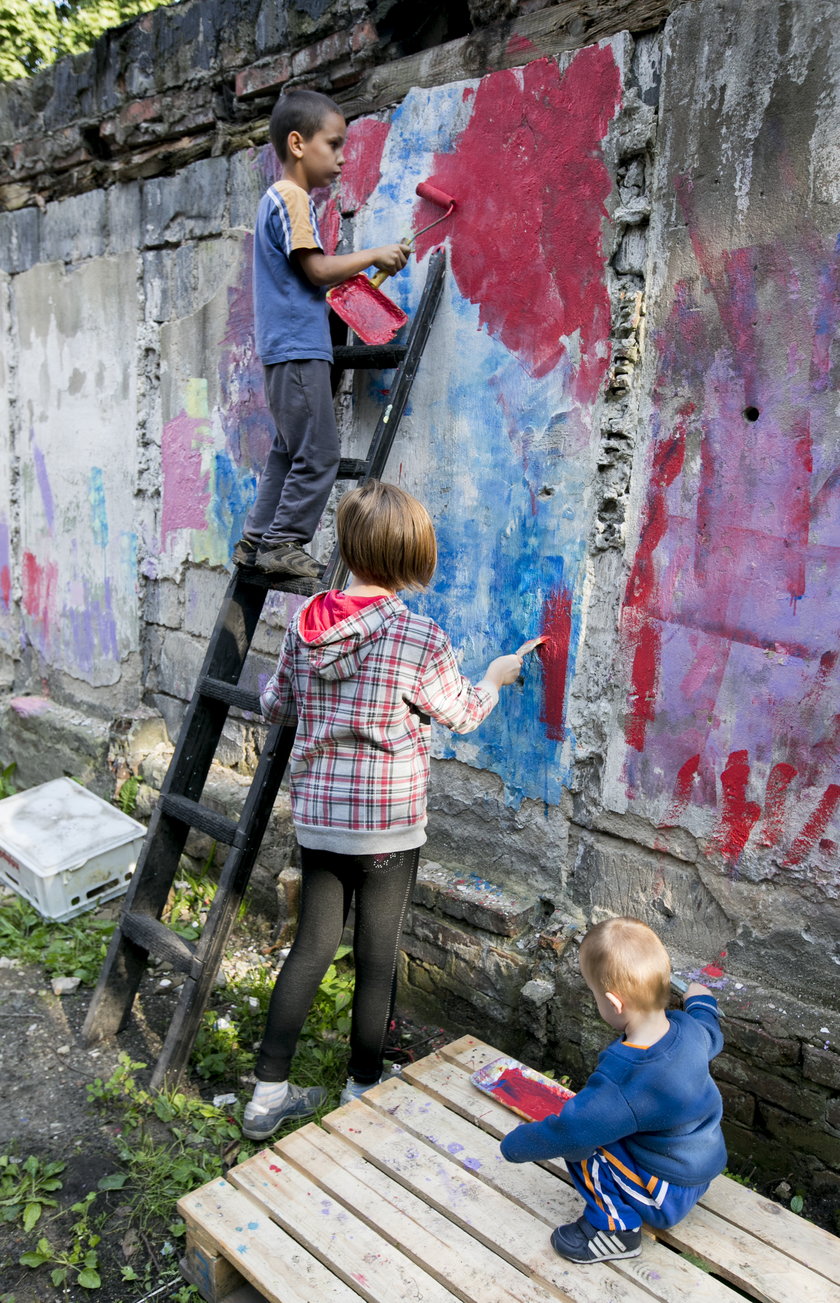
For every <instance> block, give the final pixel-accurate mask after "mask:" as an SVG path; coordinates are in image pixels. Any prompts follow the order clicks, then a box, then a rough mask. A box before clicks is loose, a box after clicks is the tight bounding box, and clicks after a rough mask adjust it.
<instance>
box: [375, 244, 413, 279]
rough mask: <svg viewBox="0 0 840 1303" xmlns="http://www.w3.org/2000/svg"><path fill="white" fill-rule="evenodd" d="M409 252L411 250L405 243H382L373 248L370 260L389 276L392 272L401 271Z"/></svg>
mask: <svg viewBox="0 0 840 1303" xmlns="http://www.w3.org/2000/svg"><path fill="white" fill-rule="evenodd" d="M410 253H411V250H410V249H409V248H408V247H407V245H405V244H383V245H382V246H381V247H380V248H378V249H374V250H373V257H372V258H371V262H372V263H373V265H374V267H377V268H378V269H379V270H380V271H386V272H387V273H388V275H389V276H393V275H394V272H397V271H402V269H403V267H404V266H405V264H406V263H407V262H408V257H409V254H410Z"/></svg>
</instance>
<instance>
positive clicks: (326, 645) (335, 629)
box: [297, 593, 406, 680]
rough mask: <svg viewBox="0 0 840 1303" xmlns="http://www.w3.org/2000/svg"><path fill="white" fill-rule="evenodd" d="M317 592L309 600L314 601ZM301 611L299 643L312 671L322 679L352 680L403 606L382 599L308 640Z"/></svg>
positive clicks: (301, 611) (393, 601)
mask: <svg viewBox="0 0 840 1303" xmlns="http://www.w3.org/2000/svg"><path fill="white" fill-rule="evenodd" d="M320 597H321V594H320V593H319V594H318V595H317V596H316V597H313V598H312V602H317V601H318V600H319V599H320ZM311 604H312V603H311V602H307V603H306V605H305V606H304V607H302V608H301V610H300V612H299V614H298V620H297V635H298V644H299V646H300V648H301V649H302V650H303V652H304V654H305V655H306V656H307V657H308V659H309V665H310V667H311V669H312V670H313V671H314V672H315V673H316V674H318V675H319V676H320V677H321V678H322V679H329V680H339V679H352V677H353V675H354V674H357V673H358V672H359V669H360V668H361V666H362V665H363V664H364V662H365V660H366V659H367V657H368V656H369V655H370V653H371V651H372V649H373V647H374V646H375V645H376V643H377V642H379V640H380V638H384V637H385V636H386V635H387V634H388V632H389V630H390V628H391V626H392V625H393V623H394V621H395V620H396V619H398V618H399V616H400V615H402V613H403V611H405V609H406V606H405V603H404V602H403V601H401V600H400V598H399V597H383V598H381V599H380V600H379V601H376V602H372V603H371V604H370V605H369V606H365V607H362V608H361V610H359V611H357V612H356V613H355V614H353V615H349V616H347V617H346V618H345V619H343V620H339V621H338V622H337V623H336V624H334V625H332V626H331V627H330V628H329V629H327V630H325V632H323V633H319V634H318V635H317V636H315V637H314V638H307V636H306V633H305V632H304V630H305V627H306V612H307V610H308V608H309V606H310V605H311Z"/></svg>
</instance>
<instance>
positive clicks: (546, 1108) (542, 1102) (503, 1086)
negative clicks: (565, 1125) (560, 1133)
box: [487, 1068, 572, 1122]
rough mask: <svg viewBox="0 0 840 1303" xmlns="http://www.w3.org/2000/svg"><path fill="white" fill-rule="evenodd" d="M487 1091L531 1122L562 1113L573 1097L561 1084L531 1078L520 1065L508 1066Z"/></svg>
mask: <svg viewBox="0 0 840 1303" xmlns="http://www.w3.org/2000/svg"><path fill="white" fill-rule="evenodd" d="M487 1093H488V1095H493V1096H495V1098H496V1099H498V1101H499V1103H500V1104H506V1105H507V1106H508V1108H512V1109H514V1110H515V1112H517V1113H520V1114H521V1115H522V1117H525V1118H529V1119H530V1121H532V1122H542V1120H543V1118H547V1117H552V1116H553V1115H554V1114H556V1113H561V1112H562V1110H563V1106H564V1105H565V1104H567V1103H568V1101H569V1100H570V1099H571V1098H572V1092H571V1091H566V1090H563V1087H562V1086H554V1085H550V1084H548V1083H545V1084H543V1083H542V1082H540V1081H532V1080H531V1078H530V1077H526V1076H525V1075H524V1074H523V1073H522V1071H521V1070H520V1069H519V1068H508V1069H506V1071H505V1072H503V1073H502V1075H501V1076H500V1077H499V1080H498V1081H497V1082H495V1083H494V1085H493V1086H491V1087H490V1088H489V1089H488V1091H487Z"/></svg>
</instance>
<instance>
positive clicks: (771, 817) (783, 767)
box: [757, 764, 796, 846]
mask: <svg viewBox="0 0 840 1303" xmlns="http://www.w3.org/2000/svg"><path fill="white" fill-rule="evenodd" d="M795 777H796V770H795V769H794V767H793V765H787V764H778V765H774V766H773V768H772V769H771V770H770V776H769V777H768V779H767V791H766V793H765V796H764V822H763V824H762V828H761V832H760V833H759V836H758V838H757V841H758V845H759V846H777V845H778V843H779V842H780V841H781V840H782V837H783V836H784V831H785V827H784V823H785V798H786V797H787V790H788V788H789V787H790V785H791V783H792V782H793V780H794V778H795Z"/></svg>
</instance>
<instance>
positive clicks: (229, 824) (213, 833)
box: [158, 792, 245, 849]
mask: <svg viewBox="0 0 840 1303" xmlns="http://www.w3.org/2000/svg"><path fill="white" fill-rule="evenodd" d="M158 804H159V805H160V808H161V809H162V810H163V812H164V814H168V815H171V816H172V818H173V819H180V820H181V822H182V823H188V824H189V825H190V827H191V828H198V829H200V830H201V832H206V833H207V835H208V836H209V837H212V838H213V840H214V841H217V842H224V844H225V845H226V846H236V847H238V848H240V849H241V848H242V847H243V846H244V844H245V836H244V834H243V833H241V832H240V830H239V825H238V824H236V823H234V821H233V819H228V818H227V816H226V815H224V814H217V813H216V811H215V810H210V809H208V808H207V806H206V805H199V803H198V801H191V800H190V799H189V797H187V796H173V795H172V793H170V792H163V793H162V794H161V797H160V800H159V802H158Z"/></svg>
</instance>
